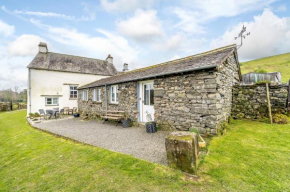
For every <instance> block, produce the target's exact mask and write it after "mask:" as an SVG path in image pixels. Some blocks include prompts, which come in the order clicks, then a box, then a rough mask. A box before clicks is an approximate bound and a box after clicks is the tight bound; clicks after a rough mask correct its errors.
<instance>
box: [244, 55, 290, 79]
mask: <svg viewBox="0 0 290 192" xmlns="http://www.w3.org/2000/svg"><path fill="white" fill-rule="evenodd" d="M255 69H264V70H266V71H267V72H276V71H280V72H281V74H282V82H284V83H286V82H288V81H289V79H290V53H286V54H282V55H275V56H271V57H265V58H261V59H257V60H253V61H248V62H244V63H241V70H242V74H245V73H249V72H254V70H255Z"/></svg>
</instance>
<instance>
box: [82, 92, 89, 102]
mask: <svg viewBox="0 0 290 192" xmlns="http://www.w3.org/2000/svg"><path fill="white" fill-rule="evenodd" d="M82 100H83V101H87V100H88V90H83V91H82Z"/></svg>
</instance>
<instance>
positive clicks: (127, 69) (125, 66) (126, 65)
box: [123, 63, 129, 72]
mask: <svg viewBox="0 0 290 192" xmlns="http://www.w3.org/2000/svg"><path fill="white" fill-rule="evenodd" d="M126 71H129V68H128V64H127V63H124V66H123V72H126Z"/></svg>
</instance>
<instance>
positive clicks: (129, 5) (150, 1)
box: [101, 0, 157, 12]
mask: <svg viewBox="0 0 290 192" xmlns="http://www.w3.org/2000/svg"><path fill="white" fill-rule="evenodd" d="M156 3H157V0H115V1H109V0H101V6H102V7H103V8H104V9H105V10H106V11H108V12H127V11H134V10H136V9H139V8H150V7H151V6H153V5H154V4H156Z"/></svg>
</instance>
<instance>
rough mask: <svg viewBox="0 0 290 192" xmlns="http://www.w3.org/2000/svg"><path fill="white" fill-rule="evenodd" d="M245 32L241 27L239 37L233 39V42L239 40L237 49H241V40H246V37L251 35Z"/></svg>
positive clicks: (244, 28)
mask: <svg viewBox="0 0 290 192" xmlns="http://www.w3.org/2000/svg"><path fill="white" fill-rule="evenodd" d="M246 30H247V28H246V27H245V26H244V25H243V28H242V30H241V32H240V33H239V35H238V36H237V37H235V40H237V39H239V38H241V44H240V45H238V46H237V49H239V48H240V47H242V45H243V39H246V37H247V36H249V35H250V34H251V33H250V32H248V33H246Z"/></svg>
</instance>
